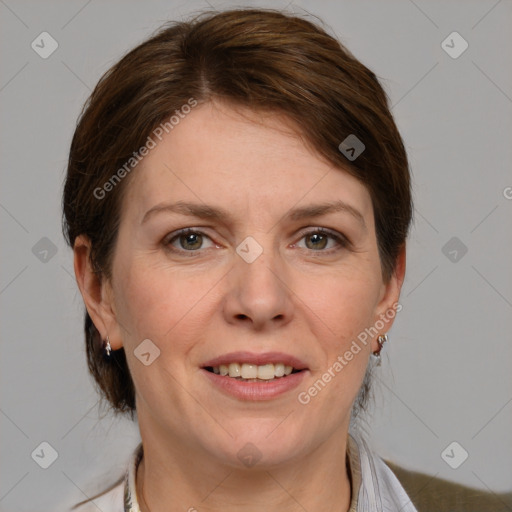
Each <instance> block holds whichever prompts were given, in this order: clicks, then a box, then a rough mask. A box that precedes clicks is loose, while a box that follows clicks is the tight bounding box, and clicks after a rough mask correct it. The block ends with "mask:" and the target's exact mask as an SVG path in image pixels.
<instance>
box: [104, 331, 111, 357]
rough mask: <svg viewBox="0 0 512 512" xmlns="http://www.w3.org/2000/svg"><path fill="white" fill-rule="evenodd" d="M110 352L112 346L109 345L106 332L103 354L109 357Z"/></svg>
mask: <svg viewBox="0 0 512 512" xmlns="http://www.w3.org/2000/svg"><path fill="white" fill-rule="evenodd" d="M111 352H112V347H111V346H110V340H109V339H108V334H107V343H106V344H105V354H106V356H107V357H110V353H111Z"/></svg>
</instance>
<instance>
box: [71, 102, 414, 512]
mask: <svg viewBox="0 0 512 512" xmlns="http://www.w3.org/2000/svg"><path fill="white" fill-rule="evenodd" d="M297 133H298V132H297V130H295V129H294V126H293V125H292V124H291V122H289V121H287V119H286V118H284V117H282V116H278V115H276V114H275V113H273V114H272V115H268V114H267V115H264V114H262V113H258V114H257V113H255V112H253V111H250V110H247V109H242V108H236V109H235V107H234V106H231V105H229V104H226V103H220V102H215V103H212V102H209V103H205V104H202V105H199V106H197V107H196V108H194V109H193V110H192V112H191V113H190V114H188V115H187V117H186V118H185V119H184V120H182V121H181V122H180V124H179V125H177V126H175V128H174V129H173V130H172V131H171V132H170V133H169V134H168V135H166V136H165V137H164V138H163V140H162V141H161V142H159V143H158V145H157V146H156V147H155V148H154V149H153V150H151V151H150V153H149V154H148V155H147V156H146V157H145V158H144V160H143V161H142V162H141V164H139V166H138V167H137V168H136V170H135V171H133V172H134V175H133V176H131V179H130V182H129V186H128V189H127V195H126V196H125V198H124V201H123V205H122V215H121V223H120V228H119V237H118V241H117V245H116V248H115V252H114V256H113V267H112V278H111V280H106V279H100V278H98V277H97V276H95V275H94V273H93V272H92V270H91V266H90V264H89V252H90V244H89V241H88V239H87V238H86V237H84V236H81V237H79V238H78V239H77V241H76V244H75V248H74V254H75V272H76V276H77V280H78V284H79V287H80V290H81V292H82V295H83V298H84V301H85V303H86V306H87V309H88V311H89V314H90V315H91V318H92V319H93V321H94V324H95V325H96V326H97V328H98V329H99V331H100V333H101V335H102V338H103V339H104V338H106V336H107V334H108V335H109V338H110V342H111V345H112V349H113V350H117V349H119V348H121V347H124V348H125V351H126V355H127V360H128V365H129V368H130V372H131V374H132V377H133V380H134V383H135V388H136V404H137V414H138V421H139V427H140V432H141V437H142V441H143V445H144V458H143V461H142V463H141V464H140V466H139V470H138V474H137V493H138V496H139V504H140V506H141V509H142V510H143V511H144V512H145V511H147V510H151V512H160V511H164V510H165V511H167V512H168V511H170V510H172V511H174V510H176V511H178V510H180V511H183V510H189V509H190V508H191V507H195V508H196V509H197V510H200V511H203V510H204V511H213V510H216V511H218V510H223V511H230V510H237V511H249V510H250V511H253V510H255V509H257V508H258V509H259V508H261V509H264V510H267V511H270V512H271V511H278V510H279V512H287V511H292V510H293V511H296V510H304V509H306V510H316V511H333V510H340V511H343V510H348V507H349V503H350V494H351V491H350V482H349V477H348V472H347V467H346V462H345V461H346V458H345V457H346V441H347V433H348V427H349V421H350V412H351V408H352V405H353V402H354V400H355V398H356V395H357V392H358V390H359V388H360V385H361V383H362V379H363V376H364V373H365V369H366V366H367V363H368V358H369V355H370V353H371V351H374V350H377V349H378V345H377V342H376V339H375V338H373V339H371V341H369V343H368V344H367V345H366V346H364V345H362V346H361V347H362V349H361V351H360V352H359V353H358V354H357V355H355V356H354V358H353V359H352V360H351V361H350V362H349V363H348V364H347V365H346V366H345V367H344V368H343V370H342V371H341V372H339V373H336V376H335V377H334V378H332V380H331V381H330V382H329V383H328V384H327V385H326V386H325V387H324V388H323V389H322V391H321V392H319V393H318V394H317V395H316V396H315V397H314V398H312V399H311V401H310V402H309V403H308V404H307V405H302V404H300V403H299V402H298V400H297V395H298V393H299V392H300V391H305V390H307V389H308V388H309V387H310V386H312V385H313V383H314V382H315V381H317V380H318V379H319V378H320V377H321V376H322V374H323V373H324V372H325V371H326V370H327V369H328V368H330V367H332V365H333V363H334V362H335V361H336V360H337V358H338V356H340V355H343V354H344V353H345V352H346V351H347V350H348V349H349V347H350V345H351V343H352V341H353V340H355V339H356V338H357V335H358V334H359V333H360V332H362V331H364V329H365V328H368V327H370V326H373V325H374V324H375V322H376V321H377V320H378V319H379V318H380V315H381V314H384V313H385V312H386V311H388V310H392V309H393V305H394V304H395V306H396V303H397V302H398V299H399V295H400V289H401V286H402V282H403V278H404V273H405V247H404V248H403V249H402V252H401V253H400V256H399V258H398V261H397V266H396V271H395V274H394V275H393V277H392V278H391V280H390V281H389V282H388V283H384V282H383V279H382V275H381V265H380V260H379V255H378V251H377V240H376V234H375V226H374V220H373V207H372V202H371V198H370V195H369V193H368V191H367V189H366V188H365V187H364V186H363V185H362V184H361V183H360V182H359V181H358V180H356V179H355V178H354V177H352V176H350V175H349V174H348V173H347V172H345V171H343V170H341V169H339V168H334V167H333V166H332V165H331V164H329V163H327V162H325V161H324V160H323V159H322V158H320V157H319V156H318V155H317V154H315V153H314V152H312V151H311V150H309V149H308V148H307V146H306V144H304V141H303V140H301V138H300V136H299V135H298V134H297ZM340 199H341V200H343V201H345V202H346V203H348V204H350V205H351V206H353V207H354V208H355V209H357V210H358V211H359V212H360V213H361V215H362V216H363V218H364V222H365V225H366V227H363V225H362V223H360V222H359V221H358V220H357V219H356V218H355V217H353V216H351V215H350V214H348V213H346V212H335V213H329V214H327V215H323V216H320V217H314V218H308V219H302V220H296V221H293V220H290V219H288V218H287V217H286V214H287V213H288V212H289V211H290V210H291V209H293V208H296V207H300V206H305V205H310V204H316V203H323V202H328V201H335V200H340ZM104 200H108V198H106V199H104ZM178 200H181V201H189V202H194V203H199V204H202V203H206V204H208V205H212V206H216V207H222V208H225V209H227V210H228V211H229V212H230V214H232V216H233V218H232V220H230V221H227V222H220V221H218V220H211V219H198V218H195V217H188V216H185V215H182V214H177V213H170V212H167V213H157V214H154V215H151V216H150V217H149V219H148V220H147V221H146V222H144V223H141V222H142V219H143V217H144V215H145V213H146V212H147V211H148V210H149V209H151V208H152V207H154V206H155V205H159V204H163V203H168V202H175V201H178ZM182 228H194V229H196V230H198V231H200V232H201V233H204V235H203V237H202V238H201V237H200V236H199V237H196V238H193V237H192V239H191V238H190V236H189V237H187V236H185V237H181V239H180V238H179V237H178V238H175V239H174V240H173V241H172V245H171V243H170V242H169V240H170V239H171V238H172V236H174V235H172V234H173V233H175V232H176V231H177V230H178V229H182ZM318 228H325V229H326V230H330V231H333V232H335V233H338V234H340V235H342V236H345V237H346V238H348V240H349V241H350V243H349V244H348V245H346V246H345V247H344V246H342V245H340V244H338V243H337V242H336V240H335V239H333V238H330V237H328V238H322V237H321V236H320V239H319V238H318V234H317V233H316V231H315V229H318ZM170 234H171V235H172V236H171V237H169V236H168V235H170ZM306 234H307V235H308V236H306ZM315 234H316V235H317V236H316V237H315ZM247 236H251V237H253V238H254V239H255V240H256V241H257V242H258V243H259V245H260V246H261V247H262V248H263V253H262V254H261V255H260V256H259V257H258V258H257V259H256V260H255V261H254V262H253V263H250V264H249V263H247V262H246V261H244V260H243V259H242V258H241V257H240V256H239V255H238V254H237V253H236V248H237V246H238V245H239V244H240V243H241V242H242V240H244V239H245V238H246V237H247ZM166 243H167V245H166ZM169 247H171V248H174V250H175V252H172V251H171V250H170V249H169ZM190 254H192V256H190ZM392 323H393V320H388V322H387V323H386V326H385V330H383V331H382V332H381V334H384V332H387V331H389V329H390V328H391V325H392ZM147 338H149V339H150V340H152V342H153V343H154V344H155V345H156V346H157V347H158V348H159V350H160V356H159V357H158V358H157V359H155V361H154V362H153V363H152V364H151V365H149V366H145V365H143V364H142V363H141V362H140V361H139V360H138V359H137V358H136V357H135V355H134V350H135V349H136V348H137V346H138V345H139V344H140V343H141V341H142V340H145V339H147ZM238 350H248V351H252V352H256V353H259V352H266V351H279V352H285V353H288V354H292V355H294V356H296V357H298V358H300V359H302V360H303V361H304V362H306V364H307V366H308V368H309V370H308V372H307V375H306V376H305V378H304V380H303V382H302V383H301V385H300V386H299V387H298V388H297V389H295V390H292V391H289V392H287V393H285V394H283V395H281V396H279V397H277V398H274V399H272V400H267V401H248V400H240V399H237V398H233V397H228V396H226V395H225V394H223V393H221V392H220V391H219V390H218V389H217V388H215V387H213V386H212V385H211V383H210V382H209V380H208V379H207V378H205V376H204V375H203V374H202V370H200V368H201V366H202V364H204V363H205V362H206V361H207V360H209V359H212V358H214V357H217V356H219V355H221V354H225V353H228V352H232V351H238ZM249 442H250V443H252V444H253V445H255V446H256V447H257V449H258V452H259V454H260V456H261V459H260V460H259V462H258V463H257V464H256V465H255V466H253V467H251V468H248V467H246V466H245V465H244V464H243V463H242V462H241V460H239V458H238V457H237V454H238V452H239V450H240V449H242V448H243V447H244V446H245V445H246V443H249ZM142 494H143V497H144V498H142V497H141V495H142ZM146 503H147V505H146Z"/></svg>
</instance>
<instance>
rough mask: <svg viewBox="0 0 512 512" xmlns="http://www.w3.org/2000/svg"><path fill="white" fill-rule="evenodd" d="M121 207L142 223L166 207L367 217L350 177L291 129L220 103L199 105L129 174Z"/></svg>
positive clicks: (367, 203) (282, 120)
mask: <svg viewBox="0 0 512 512" xmlns="http://www.w3.org/2000/svg"><path fill="white" fill-rule="evenodd" d="M128 188H129V190H128V191H127V200H126V201H125V205H124V207H123V211H124V213H126V211H125V210H126V209H129V210H132V213H133V214H135V215H137V216H139V217H140V216H141V215H143V214H144V212H145V211H147V210H148V209H149V208H151V207H152V206H154V205H155V204H158V203H159V202H165V201H169V200H177V199H189V200H194V201H195V202H204V203H208V204H219V205H220V204H222V205H223V206H224V207H228V208H230V209H233V208H235V209H236V208H237V207H239V208H240V210H241V211H246V212H247V211H248V209H250V208H252V207H255V208H259V209H260V210H261V211H263V210H265V209H267V207H268V206H269V204H270V203H272V205H273V207H276V208H275V209H276V212H278V210H279V208H278V207H279V206H281V208H289V207H291V206H293V205H294V204H297V203H299V202H306V203H307V202H308V200H312V199H318V198H322V199H323V200H324V201H326V200H333V201H334V200H343V201H345V202H346V203H348V204H352V205H353V206H354V207H356V208H357V209H358V210H359V211H360V212H361V213H362V214H363V215H365V216H367V215H371V213H372V205H371V198H370V196H369V194H368V191H367V190H366V187H364V185H362V184H361V183H360V182H359V181H358V180H357V179H356V178H355V177H353V176H351V175H350V174H349V173H348V172H347V171H344V170H342V169H339V168H335V167H333V166H332V164H330V163H327V162H326V161H325V160H323V159H322V158H321V157H320V156H319V155H317V154H315V153H314V152H312V151H311V150H310V149H308V146H307V145H306V144H305V141H304V140H303V139H302V137H301V135H300V133H299V132H298V130H297V129H296V127H295V126H294V124H293V122H291V121H290V120H288V119H287V118H286V117H284V116H282V115H278V114H276V113H270V112H266V113H261V112H254V111H252V110H249V109H244V108H240V107H237V108H236V109H235V108H233V107H232V106H230V105H227V104H222V103H218V102H215V103H211V102H209V103H206V104H203V105H199V106H197V107H195V109H193V110H192V112H191V113H189V114H188V115H187V116H185V117H184V118H183V119H181V120H180V122H179V124H177V125H175V126H174V128H173V129H172V130H171V131H169V133H165V134H164V135H163V136H162V140H161V141H158V140H157V144H156V146H155V147H154V148H153V149H151V150H150V152H149V154H147V156H145V157H144V159H143V160H142V161H141V162H140V164H139V165H138V166H137V168H136V170H135V176H133V180H132V182H131V183H130V186H129V187H128Z"/></svg>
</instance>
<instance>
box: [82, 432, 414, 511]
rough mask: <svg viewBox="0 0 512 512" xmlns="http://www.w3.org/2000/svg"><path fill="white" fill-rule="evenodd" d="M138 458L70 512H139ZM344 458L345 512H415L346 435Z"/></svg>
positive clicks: (381, 466)
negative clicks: (348, 485) (112, 484)
mask: <svg viewBox="0 0 512 512" xmlns="http://www.w3.org/2000/svg"><path fill="white" fill-rule="evenodd" d="M142 454H143V450H142V443H140V444H139V445H138V446H137V448H136V449H135V451H134V452H133V454H132V456H131V457H130V461H129V463H128V467H127V469H126V473H125V476H124V479H123V481H122V482H120V483H119V484H118V485H116V486H115V487H114V488H112V489H111V490H109V491H108V492H105V493H103V494H101V495H99V496H98V497H96V498H94V499H92V500H90V501H88V502H86V503H85V504H83V505H81V506H80V507H78V508H76V509H73V512H98V509H100V510H101V511H102V512H140V508H139V503H138V500H137V493H136V487H135V475H136V473H137V466H138V464H139V462H140V460H141V459H142ZM347 455H348V462H349V468H350V480H351V487H352V500H351V503H350V509H349V512H417V510H416V508H415V507H414V505H413V504H412V502H411V500H410V499H409V497H408V496H407V494H406V493H405V491H404V489H403V488H402V486H401V485H400V482H399V481H398V479H397V478H396V476H395V475H394V473H393V472H392V471H391V470H390V469H389V468H388V466H386V464H385V463H384V461H383V460H382V459H380V457H378V456H376V455H374V454H373V453H371V451H370V450H369V448H368V446H367V444H366V442H365V441H364V440H363V439H362V438H360V437H358V436H357V435H349V437H348V443H347Z"/></svg>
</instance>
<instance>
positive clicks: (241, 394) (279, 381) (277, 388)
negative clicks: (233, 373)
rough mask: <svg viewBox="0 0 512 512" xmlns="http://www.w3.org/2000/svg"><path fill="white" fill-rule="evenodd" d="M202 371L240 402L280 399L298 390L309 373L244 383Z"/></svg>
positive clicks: (304, 371) (302, 372)
mask: <svg viewBox="0 0 512 512" xmlns="http://www.w3.org/2000/svg"><path fill="white" fill-rule="evenodd" d="M201 371H202V372H203V373H204V374H205V375H206V377H207V378H208V379H210V382H211V383H212V384H214V385H215V386H218V387H219V388H220V390H221V391H223V392H224V393H226V394H227V395H229V396H234V397H235V398H239V399H240V400H270V399H272V398H275V397H278V396H280V395H282V394H284V393H286V392H287V391H291V390H292V389H294V388H296V387H297V386H298V385H299V384H300V383H301V382H302V379H304V377H305V375H306V373H309V372H308V370H302V371H300V372H297V373H291V374H290V375H288V376H286V377H278V378H275V379H274V380H272V381H266V382H265V381H263V382H244V381H243V380H238V379H234V378H232V377H227V376H223V375H218V374H216V373H213V372H209V371H208V370H205V369H204V368H201Z"/></svg>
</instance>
